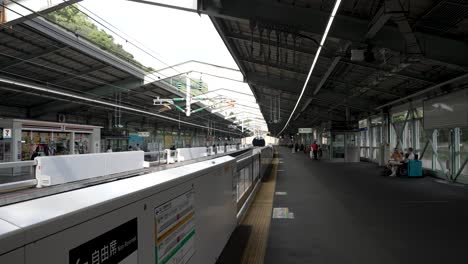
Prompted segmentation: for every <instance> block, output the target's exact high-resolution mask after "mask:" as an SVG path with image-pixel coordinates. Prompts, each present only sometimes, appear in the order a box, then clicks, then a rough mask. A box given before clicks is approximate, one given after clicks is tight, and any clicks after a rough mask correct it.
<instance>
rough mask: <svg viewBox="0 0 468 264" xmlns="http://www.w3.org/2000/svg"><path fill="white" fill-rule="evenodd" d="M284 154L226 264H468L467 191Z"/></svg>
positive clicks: (232, 243) (353, 165) (285, 150)
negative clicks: (383, 175) (467, 255)
mask: <svg viewBox="0 0 468 264" xmlns="http://www.w3.org/2000/svg"><path fill="white" fill-rule="evenodd" d="M278 154H279V155H278V157H277V160H276V161H277V162H276V165H275V166H274V167H273V171H272V177H270V178H269V179H268V181H267V182H266V184H264V186H262V189H261V190H260V192H259V195H257V199H256V201H254V203H253V206H252V207H251V208H250V211H249V212H248V214H247V217H246V219H245V220H244V222H243V223H242V224H241V225H240V226H239V227H238V228H237V231H236V232H234V234H233V236H232V237H231V241H230V242H229V243H228V245H227V247H226V248H225V250H224V252H223V254H222V256H221V258H220V261H219V262H220V263H268V264H275V263H327V264H332V263H340V264H342V263H466V256H465V245H466V244H467V243H468V229H466V228H465V224H466V223H467V222H468V211H467V210H466V208H467V206H468V189H466V188H465V187H461V186H455V185H447V184H441V183H439V182H437V181H436V179H434V178H430V177H426V178H417V179H412V178H389V177H382V176H380V170H381V169H380V168H379V167H377V166H376V165H374V164H371V163H363V162H360V163H336V162H327V161H314V160H310V159H309V158H308V157H307V156H306V155H304V154H303V153H291V152H290V149H288V148H279V153H278ZM273 190H274V192H273ZM262 206H263V207H262ZM268 206H270V207H272V210H261V209H263V208H265V207H267V208H268ZM277 208H287V210H285V209H283V210H278V209H277ZM275 217H284V218H275ZM252 218H254V219H256V221H253V220H252ZM266 218H267V219H268V220H267V221H265V219H266ZM265 229H266V230H265ZM235 252H237V253H239V254H240V255H241V256H242V257H238V258H229V257H228V256H232V255H234V253H235ZM263 256H264V258H263Z"/></svg>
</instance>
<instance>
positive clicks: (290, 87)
mask: <svg viewBox="0 0 468 264" xmlns="http://www.w3.org/2000/svg"><path fill="white" fill-rule="evenodd" d="M246 81H247V83H249V84H251V85H257V86H266V87H269V88H272V89H275V90H278V91H279V92H281V91H288V92H291V91H297V94H298V95H299V91H300V89H301V85H303V84H304V82H303V81H300V80H295V79H279V78H274V77H267V76H263V75H260V74H258V73H252V72H249V73H247V76H246ZM319 81H320V78H318V77H316V76H311V79H310V82H309V85H308V87H309V86H310V87H313V86H314V84H316V83H318V82H319ZM277 93H278V92H277ZM272 94H273V93H272Z"/></svg>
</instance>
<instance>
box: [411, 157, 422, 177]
mask: <svg viewBox="0 0 468 264" xmlns="http://www.w3.org/2000/svg"><path fill="white" fill-rule="evenodd" d="M408 176H409V177H421V176H422V162H421V161H420V160H409V161H408Z"/></svg>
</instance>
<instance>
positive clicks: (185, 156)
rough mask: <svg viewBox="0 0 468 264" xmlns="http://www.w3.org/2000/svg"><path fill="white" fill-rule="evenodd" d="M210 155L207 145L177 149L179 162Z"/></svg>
mask: <svg viewBox="0 0 468 264" xmlns="http://www.w3.org/2000/svg"><path fill="white" fill-rule="evenodd" d="M206 156H208V153H207V152H206V147H199V148H180V149H177V162H181V161H185V160H193V159H198V158H203V157H206Z"/></svg>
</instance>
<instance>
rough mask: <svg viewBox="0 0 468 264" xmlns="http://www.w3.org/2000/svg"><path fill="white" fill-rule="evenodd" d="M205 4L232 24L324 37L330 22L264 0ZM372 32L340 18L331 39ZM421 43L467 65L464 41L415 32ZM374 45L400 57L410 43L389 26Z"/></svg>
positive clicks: (439, 57)
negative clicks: (289, 28)
mask: <svg viewBox="0 0 468 264" xmlns="http://www.w3.org/2000/svg"><path fill="white" fill-rule="evenodd" d="M216 3H219V1H210V0H202V5H201V6H202V8H201V9H200V10H198V11H199V12H201V13H205V14H208V15H210V16H214V17H221V18H226V19H231V20H241V21H245V20H252V21H269V22H274V23H276V24H280V25H290V26H293V27H297V28H300V29H302V30H306V31H308V32H311V33H314V34H319V35H321V34H323V29H324V28H325V27H326V23H327V21H328V16H329V15H330V14H329V13H328V12H324V11H321V10H318V9H313V8H300V7H297V6H293V5H289V4H282V3H280V2H272V1H268V2H267V1H261V0H224V1H222V7H218V6H216ZM368 30H369V23H368V21H366V20H363V19H359V18H354V17H351V16H346V15H337V17H336V18H335V22H334V24H333V27H332V28H331V31H330V34H329V37H331V38H338V39H343V40H349V41H352V42H358V43H360V42H362V41H364V40H365V36H366V33H367V32H368ZM414 35H415V37H416V39H417V40H418V42H419V43H424V56H425V57H426V58H428V59H432V60H436V61H442V62H447V63H451V64H455V65H466V64H467V61H468V45H466V43H465V42H464V41H461V40H455V39H451V38H448V37H442V36H436V35H432V34H427V33H422V32H415V33H414ZM372 42H373V44H374V45H376V46H379V47H386V48H388V49H390V50H394V51H397V52H400V53H405V52H406V50H407V49H406V43H405V39H404V38H403V35H402V34H401V32H400V30H399V29H398V28H397V27H394V26H390V25H385V26H383V27H382V28H381V30H380V31H379V32H378V33H377V34H376V35H375V37H374V38H373V39H372Z"/></svg>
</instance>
